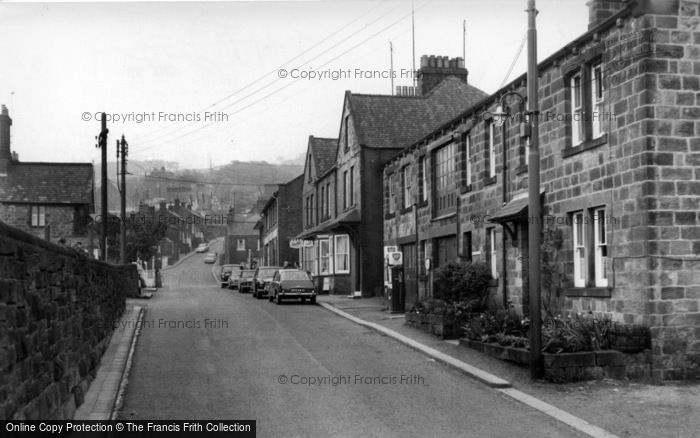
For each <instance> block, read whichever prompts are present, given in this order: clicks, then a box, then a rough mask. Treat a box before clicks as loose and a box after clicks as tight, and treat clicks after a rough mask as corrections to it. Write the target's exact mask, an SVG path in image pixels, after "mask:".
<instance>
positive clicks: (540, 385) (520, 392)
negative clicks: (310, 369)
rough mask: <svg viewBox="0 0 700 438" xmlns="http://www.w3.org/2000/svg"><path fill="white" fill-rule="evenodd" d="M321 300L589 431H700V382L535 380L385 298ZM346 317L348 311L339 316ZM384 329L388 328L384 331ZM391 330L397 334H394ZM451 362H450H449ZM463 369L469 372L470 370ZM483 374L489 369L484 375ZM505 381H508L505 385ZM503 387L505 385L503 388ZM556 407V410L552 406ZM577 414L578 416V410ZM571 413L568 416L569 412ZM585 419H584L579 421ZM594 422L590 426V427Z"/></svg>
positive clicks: (673, 434) (689, 434) (613, 433)
mask: <svg viewBox="0 0 700 438" xmlns="http://www.w3.org/2000/svg"><path fill="white" fill-rule="evenodd" d="M318 302H319V304H320V305H322V306H324V307H326V308H328V309H329V310H331V311H333V310H338V311H341V312H343V313H345V314H346V315H347V316H346V317H351V318H354V319H353V320H354V321H355V322H357V323H360V324H362V325H365V326H366V327H370V328H373V329H376V330H378V331H380V332H382V333H384V334H388V336H391V337H393V338H395V339H396V340H398V341H400V342H402V338H406V339H410V340H411V341H413V342H415V343H417V344H420V345H422V346H424V347H426V348H425V349H421V348H416V349H418V350H419V351H422V352H423V353H424V354H428V355H431V351H429V350H433V351H437V352H438V353H441V354H443V355H446V356H448V357H450V358H452V359H454V360H455V361H458V362H460V363H462V364H465V365H467V366H469V367H471V368H473V369H476V370H478V371H479V373H475V374H474V375H472V376H471V377H473V378H475V379H477V380H479V381H481V382H483V383H485V384H487V385H489V386H492V387H494V388H502V389H498V390H499V391H502V392H503V393H504V394H506V395H508V396H510V397H512V398H514V399H516V400H518V401H520V402H523V403H525V404H527V405H528V406H531V407H533V408H535V409H538V410H541V411H548V412H549V413H551V414H552V415H553V416H554V417H555V418H557V419H558V420H560V421H564V422H566V423H567V424H569V425H570V426H572V427H574V428H577V429H578V430H581V431H582V432H584V433H586V434H587V435H590V436H606V434H609V435H607V436H620V437H666V436H668V437H697V436H698V431H699V430H700V415H698V412H700V383H698V382H695V383H692V382H659V383H658V384H649V383H640V382H631V381H618V380H611V379H603V380H597V381H589V382H577V383H569V384H553V383H549V382H545V381H533V380H532V379H531V378H530V375H529V372H530V371H529V369H528V368H527V367H523V366H520V365H518V364H514V363H510V362H505V361H502V360H498V359H495V358H492V357H490V356H488V355H485V354H483V353H480V352H478V351H475V350H472V349H470V348H467V347H464V346H460V345H459V344H458V342H457V341H454V340H442V339H440V338H438V337H436V336H433V335H431V334H428V333H425V332H423V331H421V330H418V329H416V328H413V327H409V326H407V325H405V318H404V315H401V314H391V313H390V312H388V311H387V305H386V301H385V299H384V298H382V297H374V298H361V299H353V298H350V297H347V296H342V295H322V296H319V297H318ZM341 316H345V315H341ZM382 329H384V330H382ZM389 332H393V333H395V334H394V335H392V334H389ZM446 363H449V362H446ZM484 370H488V373H486V372H485V371H484ZM462 372H464V373H465V374H467V375H469V374H470V373H469V372H468V371H465V370H464V369H462ZM483 373H485V374H487V376H486V377H484V375H483ZM503 382H505V383H506V385H503ZM504 386H505V387H504ZM553 407H555V409H557V410H558V411H552V410H551V408H553ZM574 414H575V415H574ZM567 415H569V416H567ZM579 420H581V421H583V422H581V421H579ZM589 425H590V426H593V428H589V427H588V426H589Z"/></svg>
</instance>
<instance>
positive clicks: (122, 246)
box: [117, 134, 129, 265]
mask: <svg viewBox="0 0 700 438" xmlns="http://www.w3.org/2000/svg"><path fill="white" fill-rule="evenodd" d="M120 155H121V169H120V170H121V178H122V179H121V184H120V186H119V193H120V194H121V221H120V222H119V262H120V263H121V264H122V265H125V264H126V157H127V155H129V144H128V143H127V142H126V139H124V134H122V140H121V142H120V141H119V140H118V139H117V166H119V157H120ZM117 179H119V170H118V171H117Z"/></svg>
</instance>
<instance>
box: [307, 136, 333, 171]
mask: <svg viewBox="0 0 700 438" xmlns="http://www.w3.org/2000/svg"><path fill="white" fill-rule="evenodd" d="M309 148H311V154H312V155H313V157H314V164H315V166H316V176H321V175H323V174H324V173H326V171H327V170H328V169H330V168H331V167H333V165H334V164H335V158H336V153H337V148H338V139H337V138H319V137H314V136H313V135H312V136H309Z"/></svg>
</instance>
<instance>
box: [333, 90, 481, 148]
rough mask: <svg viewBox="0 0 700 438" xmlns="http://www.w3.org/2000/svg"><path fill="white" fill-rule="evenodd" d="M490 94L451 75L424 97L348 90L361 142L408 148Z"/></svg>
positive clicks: (370, 145)
mask: <svg viewBox="0 0 700 438" xmlns="http://www.w3.org/2000/svg"><path fill="white" fill-rule="evenodd" d="M487 96H488V95H487V94H486V93H485V92H483V91H481V90H479V89H478V88H476V87H474V86H472V85H469V84H465V83H464V82H462V81H461V80H459V79H458V78H456V77H454V76H450V77H448V78H446V79H445V80H443V81H442V82H441V83H440V84H439V85H438V86H437V87H435V88H434V89H433V90H432V91H431V92H430V93H428V94H427V95H425V96H410V97H409V96H391V95H376V94H352V93H351V92H349V91H348V92H346V98H347V99H349V103H350V108H351V111H352V114H353V121H354V127H355V130H356V133H357V135H358V138H359V142H360V144H362V145H364V146H369V147H373V148H401V149H402V148H405V147H408V146H410V145H411V144H413V143H414V142H415V141H416V140H418V139H420V138H422V137H424V136H425V135H427V134H429V133H430V132H432V131H434V130H435V129H437V128H438V127H439V126H441V125H442V124H444V123H445V122H446V121H448V120H451V119H452V118H454V117H455V116H457V115H458V114H460V113H462V112H463V111H464V110H466V109H467V108H469V107H471V106H472V105H474V104H476V103H478V102H479V101H481V100H482V99H484V98H486V97H487Z"/></svg>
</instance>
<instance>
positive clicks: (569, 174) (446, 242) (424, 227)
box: [384, 0, 700, 379]
mask: <svg viewBox="0 0 700 438" xmlns="http://www.w3.org/2000/svg"><path fill="white" fill-rule="evenodd" d="M589 6H590V18H591V21H590V26H589V30H588V31H587V32H586V33H584V34H583V35H581V36H580V37H579V38H577V39H576V40H574V41H571V42H570V43H568V44H567V45H566V46H564V47H563V48H562V49H560V50H559V51H557V52H556V53H554V54H553V55H551V56H550V57H548V58H547V59H545V60H542V61H541V62H540V63H539V65H538V70H539V102H540V105H539V106H540V107H539V110H540V114H539V115H538V117H539V124H540V136H539V150H540V172H541V173H540V178H541V187H540V190H541V193H542V199H541V201H542V211H543V217H542V218H530V217H529V215H528V200H527V166H528V162H527V151H528V144H529V143H528V141H527V139H526V138H524V137H521V135H520V134H521V126H520V123H519V122H520V121H522V119H523V118H524V117H527V116H522V115H521V113H520V111H521V109H523V105H522V103H521V102H520V101H519V99H518V98H517V97H515V96H512V95H511V96H509V97H506V98H505V99H504V100H505V103H506V106H507V107H509V108H508V109H509V111H508V112H509V115H508V117H506V121H505V123H504V124H503V126H502V127H499V126H498V123H495V122H496V121H497V120H496V119H495V118H494V117H493V116H492V114H493V112H494V110H495V109H496V106H497V104H498V101H499V98H500V97H501V96H503V95H504V94H505V93H506V92H509V91H515V92H518V93H520V94H521V95H522V96H526V78H525V76H524V75H523V76H521V77H519V78H517V79H515V80H514V81H512V82H511V83H510V84H508V85H506V86H505V87H503V88H502V89H500V90H498V91H497V92H496V93H494V94H493V95H491V96H489V97H488V98H486V99H483V100H482V101H481V102H480V103H478V104H476V105H472V106H470V107H469V108H468V109H467V110H466V111H464V112H463V113H462V114H461V115H459V116H458V117H456V118H454V119H453V120H452V121H451V122H449V123H446V124H444V125H443V126H441V127H440V128H438V129H436V130H434V131H433V132H432V133H430V134H428V135H426V136H425V137H424V138H422V139H421V140H419V141H417V142H415V143H413V144H412V145H410V146H409V147H407V148H406V149H404V150H403V151H402V152H400V153H399V154H398V155H397V156H396V157H394V158H393V159H392V160H391V161H389V162H388V163H387V164H386V166H385V167H384V187H385V188H384V192H385V201H384V213H385V221H384V242H385V245H401V246H402V248H403V250H404V254H405V255H404V258H405V260H407V265H406V269H407V271H411V270H414V271H417V272H414V273H413V275H418V276H419V278H420V279H421V280H422V281H418V284H415V285H412V287H414V291H413V292H412V293H414V294H415V295H414V296H416V297H417V296H426V295H429V294H430V292H431V281H430V280H431V278H432V273H433V271H430V272H426V271H425V270H424V263H422V262H423V260H424V259H425V258H430V259H431V260H432V265H433V267H438V266H441V265H443V264H444V263H445V262H447V261H449V260H452V259H456V258H459V259H462V260H479V261H483V262H486V263H487V264H489V265H490V266H491V269H492V274H493V277H494V280H493V283H492V284H493V288H492V289H493V290H492V295H491V297H492V305H493V306H501V307H503V306H509V305H511V304H512V305H514V306H515V308H516V309H518V310H521V311H523V312H526V309H527V295H528V291H527V284H528V279H527V266H528V260H527V254H528V251H527V245H528V243H527V228H528V221H531V220H538V221H540V223H541V224H542V229H543V240H542V243H543V251H542V252H543V260H542V261H539V263H540V265H541V266H542V267H543V272H545V274H543V278H542V281H543V290H542V299H543V303H544V304H545V306H547V307H548V308H549V309H550V310H556V309H563V310H564V311H571V312H589V311H590V312H592V313H594V314H596V315H607V316H610V317H612V318H613V320H615V321H619V322H623V323H629V324H639V325H644V326H647V327H650V329H651V334H652V347H653V348H652V352H653V370H654V373H655V374H656V375H657V376H658V377H661V378H665V379H675V378H697V377H700V309H699V305H700V226H699V225H698V221H699V219H700V218H699V217H698V211H700V110H699V108H700V38H699V35H700V33H699V31H700V13H699V10H700V4H699V2H698V1H665V2H642V1H637V2H635V1H598V0H594V1H591V2H590V4H589ZM411 245H417V246H418V259H419V262H415V263H414V262H413V261H412V260H413V259H412V258H411V256H409V257H406V254H407V253H408V254H411V251H414V250H413V249H412V248H411ZM421 275H422V276H421Z"/></svg>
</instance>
